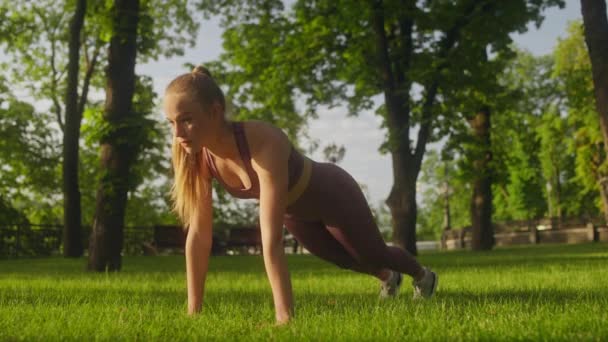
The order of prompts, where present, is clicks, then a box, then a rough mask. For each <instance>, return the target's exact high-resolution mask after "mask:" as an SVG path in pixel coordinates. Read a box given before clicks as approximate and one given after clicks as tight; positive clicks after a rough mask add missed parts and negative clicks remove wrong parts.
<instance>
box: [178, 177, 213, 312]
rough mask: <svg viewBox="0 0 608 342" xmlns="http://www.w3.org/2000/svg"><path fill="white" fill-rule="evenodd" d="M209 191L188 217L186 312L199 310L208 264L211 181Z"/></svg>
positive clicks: (210, 239)
mask: <svg viewBox="0 0 608 342" xmlns="http://www.w3.org/2000/svg"><path fill="white" fill-rule="evenodd" d="M207 186H208V188H207V189H209V191H207V193H208V194H207V196H206V197H205V198H204V200H203V201H201V202H202V203H200V206H199V207H198V209H197V210H196V211H195V213H193V215H192V217H191V218H190V227H189V229H188V236H187V238H186V250H185V254H186V278H187V283H188V314H189V315H193V314H196V313H198V312H200V311H201V308H202V305H203V293H204V290H205V279H206V276H207V268H208V265H209V255H210V254H211V242H212V233H211V228H212V227H211V226H212V217H213V214H212V205H211V191H212V190H211V189H212V188H211V182H210V181H209V182H208V184H207Z"/></svg>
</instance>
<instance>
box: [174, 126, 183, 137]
mask: <svg viewBox="0 0 608 342" xmlns="http://www.w3.org/2000/svg"><path fill="white" fill-rule="evenodd" d="M174 129H175V136H176V137H178V138H182V137H184V133H185V132H184V128H183V127H182V125H180V124H177V125H175V128H174Z"/></svg>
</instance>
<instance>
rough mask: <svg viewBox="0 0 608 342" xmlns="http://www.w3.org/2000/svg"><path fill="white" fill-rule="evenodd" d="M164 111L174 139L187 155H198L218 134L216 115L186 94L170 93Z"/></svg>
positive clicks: (166, 97) (166, 98) (165, 100)
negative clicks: (215, 134)
mask: <svg viewBox="0 0 608 342" xmlns="http://www.w3.org/2000/svg"><path fill="white" fill-rule="evenodd" d="M164 111H165V116H166V117H167V120H168V121H169V122H170V123H171V127H172V132H173V139H174V140H175V142H176V143H177V144H179V145H180V146H181V147H182V148H183V149H184V150H185V151H186V153H188V154H190V153H196V152H198V151H199V150H200V149H201V148H202V147H203V146H208V144H209V141H212V140H213V139H214V138H215V136H214V132H217V129H216V127H215V126H217V122H215V121H217V120H214V117H215V115H212V113H209V112H206V111H205V110H204V109H203V107H202V105H201V103H200V102H199V101H195V100H193V99H192V96H191V95H189V94H185V93H178V94H175V93H170V94H167V95H166V96H165V99H164Z"/></svg>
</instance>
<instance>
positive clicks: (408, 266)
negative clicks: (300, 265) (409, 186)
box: [321, 169, 424, 279]
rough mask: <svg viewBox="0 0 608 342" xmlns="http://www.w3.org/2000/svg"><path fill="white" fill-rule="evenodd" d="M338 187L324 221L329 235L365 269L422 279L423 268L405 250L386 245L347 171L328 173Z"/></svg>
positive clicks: (329, 200) (362, 197)
mask: <svg viewBox="0 0 608 342" xmlns="http://www.w3.org/2000/svg"><path fill="white" fill-rule="evenodd" d="M327 175H328V176H329V177H331V178H332V179H331V181H332V183H333V184H335V187H333V188H332V189H331V191H332V192H333V193H334V194H332V195H331V196H328V199H327V200H324V199H321V200H322V201H327V203H326V206H325V207H327V208H329V209H327V210H324V212H325V213H324V215H323V222H324V223H325V225H326V227H327V230H328V232H329V233H330V234H331V235H332V236H333V237H334V238H335V239H336V240H337V241H338V242H339V243H340V244H341V245H342V246H343V248H344V249H346V251H347V252H348V254H350V255H351V256H352V257H353V258H354V259H355V260H356V261H357V262H358V264H360V265H361V266H362V267H364V268H366V269H375V270H382V269H386V268H388V269H391V270H394V271H397V272H400V273H405V274H408V275H410V276H411V277H412V278H414V279H419V278H420V277H421V276H422V275H424V269H423V268H422V266H421V265H420V264H419V263H418V261H416V259H415V258H414V257H413V256H412V255H411V254H410V253H408V252H407V251H406V250H404V249H402V248H399V247H394V246H387V245H386V243H385V242H384V239H383V238H382V235H381V234H380V231H379V229H378V226H377V225H376V222H375V221H374V217H373V215H372V212H371V210H370V208H369V205H368V204H367V200H366V199H365V196H364V194H363V192H362V191H361V188H360V187H359V184H358V183H357V182H356V181H355V180H354V179H353V178H352V177H351V176H350V175H349V174H348V173H347V172H346V171H344V170H342V169H339V170H337V171H336V169H334V172H332V173H329V172H328V174H327Z"/></svg>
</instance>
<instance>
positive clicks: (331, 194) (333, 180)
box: [285, 160, 358, 221]
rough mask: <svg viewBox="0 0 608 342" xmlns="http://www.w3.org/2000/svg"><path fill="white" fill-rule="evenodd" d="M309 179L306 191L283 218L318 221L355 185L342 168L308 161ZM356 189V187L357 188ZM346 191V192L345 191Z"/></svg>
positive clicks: (287, 210) (289, 206) (288, 208)
mask: <svg viewBox="0 0 608 342" xmlns="http://www.w3.org/2000/svg"><path fill="white" fill-rule="evenodd" d="M310 164H311V167H310V179H309V181H308V184H307V186H306V189H305V190H304V191H303V192H302V194H301V195H300V196H299V197H298V199H297V200H295V201H294V202H293V203H292V204H291V205H288V206H287V209H286V213H285V218H287V219H295V220H299V221H319V220H322V219H324V218H325V217H326V216H328V214H329V213H330V212H331V211H332V210H333V209H332V207H333V206H334V205H335V204H336V203H337V202H339V201H341V200H343V199H345V198H342V197H348V196H349V194H348V193H349V192H350V191H348V190H349V189H351V188H354V187H353V185H356V184H357V183H356V182H355V181H354V179H352V177H351V176H350V175H349V174H348V173H346V171H344V170H343V169H342V168H340V167H339V166H337V165H334V164H331V163H319V162H315V161H312V160H311V161H310ZM357 188H358V186H357ZM345 190H346V191H345Z"/></svg>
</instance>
